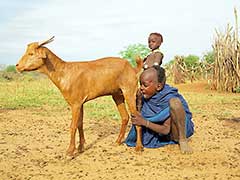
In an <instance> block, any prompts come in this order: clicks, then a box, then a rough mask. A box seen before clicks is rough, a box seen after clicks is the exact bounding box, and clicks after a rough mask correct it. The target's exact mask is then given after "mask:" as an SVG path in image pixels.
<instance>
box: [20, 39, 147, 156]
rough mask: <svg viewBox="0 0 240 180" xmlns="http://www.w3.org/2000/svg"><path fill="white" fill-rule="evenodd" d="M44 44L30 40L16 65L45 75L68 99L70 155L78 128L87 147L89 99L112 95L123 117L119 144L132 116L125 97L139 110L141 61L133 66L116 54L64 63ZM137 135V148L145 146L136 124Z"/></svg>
mask: <svg viewBox="0 0 240 180" xmlns="http://www.w3.org/2000/svg"><path fill="white" fill-rule="evenodd" d="M52 40H53V38H51V39H49V40H47V41H45V42H43V43H36V42H35V43H31V44H29V45H28V47H27V50H26V52H25V54H24V55H23V56H22V58H21V59H20V60H19V62H18V64H17V65H16V68H17V70H18V71H19V72H22V71H33V70H37V71H39V72H42V73H44V74H46V75H47V76H48V77H49V78H50V79H51V80H52V81H53V83H54V84H55V85H56V86H57V87H58V88H59V90H60V91H61V93H62V95H63V96H64V98H65V100H66V101H67V102H68V104H69V105H70V106H71V109H72V122H71V126H70V134H71V140H70V145H69V148H68V150H67V154H68V155H70V156H73V155H74V152H75V150H76V148H75V134H76V130H77V128H78V131H79V146H78V150H79V152H82V151H83V147H84V142H85V139H84V132H83V104H84V103H85V102H87V101H89V100H92V99H94V98H97V97H99V96H104V95H112V98H113V100H114V101H115V103H116V105H117V108H118V110H119V113H120V116H121V118H122V126H121V129H120V133H119V136H118V138H117V141H116V142H117V143H118V144H120V143H121V142H122V139H123V138H124V135H125V130H126V127H127V123H128V120H129V115H128V112H127V109H126V106H125V100H126V102H127V104H128V107H129V110H130V112H131V113H132V114H135V113H136V104H135V102H136V91H137V82H138V77H137V73H138V72H139V71H140V70H141V68H142V60H141V59H140V58H139V59H137V60H136V62H137V67H136V68H132V67H131V65H130V64H129V62H128V61H126V60H123V59H121V58H117V57H106V58H102V59H98V60H94V61H86V62H65V61H63V60H61V59H60V58H59V57H57V56H56V55H55V54H54V53H52V52H51V51H50V50H49V49H48V48H46V47H43V45H44V44H47V43H49V42H51V41H52ZM137 131H138V138H137V146H136V150H137V151H139V150H141V149H142V148H143V146H142V142H141V133H140V131H141V128H140V127H137Z"/></svg>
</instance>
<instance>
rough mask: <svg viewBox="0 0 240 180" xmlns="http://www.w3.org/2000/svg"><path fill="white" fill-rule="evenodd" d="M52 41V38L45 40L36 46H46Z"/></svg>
mask: <svg viewBox="0 0 240 180" xmlns="http://www.w3.org/2000/svg"><path fill="white" fill-rule="evenodd" d="M53 40H54V36H53V37H51V38H50V39H48V40H46V41H43V42H41V43H38V46H39V47H40V46H43V45H45V44H48V43H50V42H52V41H53Z"/></svg>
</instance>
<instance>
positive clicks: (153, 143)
mask: <svg viewBox="0 0 240 180" xmlns="http://www.w3.org/2000/svg"><path fill="white" fill-rule="evenodd" d="M171 98H179V99H180V101H181V102H182V105H183V108H184V110H185V112H186V118H185V121H186V136H187V137H190V136H191V135H193V132H194V124H193V122H192V113H191V112H190V110H189V107H188V104H187V102H186V101H185V99H184V98H183V96H182V95H181V94H179V93H178V89H176V88H174V87H171V86H169V85H168V84H165V85H164V87H163V89H162V90H161V91H159V92H158V93H157V94H155V95H154V96H152V97H151V98H150V99H144V98H142V102H143V105H142V110H141V114H142V116H143V118H144V119H146V120H149V121H151V122H153V123H157V124H163V123H164V121H165V120H166V119H167V118H169V117H170V110H169V100H170V99H171ZM136 140H137V136H136V128H135V126H132V127H131V129H130V132H129V134H128V136H127V138H126V140H125V143H126V144H127V145H128V146H131V147H132V146H136ZM142 143H143V146H144V147H147V148H157V147H161V146H164V145H166V144H176V143H177V142H175V141H171V140H170V134H168V135H162V134H159V133H156V132H154V131H152V130H151V129H148V128H146V127H142Z"/></svg>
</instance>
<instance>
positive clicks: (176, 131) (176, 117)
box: [169, 98, 192, 153]
mask: <svg viewBox="0 0 240 180" xmlns="http://www.w3.org/2000/svg"><path fill="white" fill-rule="evenodd" d="M169 106H170V116H171V138H172V139H173V140H175V141H178V142H179V145H180V150H181V152H182V153H192V149H191V148H190V146H189V145H188V142H187V138H186V128H185V111H184V108H183V105H182V103H181V101H180V100H179V99H178V98H172V99H170V101H169Z"/></svg>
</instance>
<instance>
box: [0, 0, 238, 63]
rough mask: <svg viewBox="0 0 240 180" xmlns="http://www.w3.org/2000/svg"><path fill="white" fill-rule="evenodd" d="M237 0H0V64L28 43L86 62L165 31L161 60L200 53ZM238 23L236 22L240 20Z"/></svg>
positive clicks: (222, 28)
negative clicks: (162, 57)
mask: <svg viewBox="0 0 240 180" xmlns="http://www.w3.org/2000/svg"><path fill="white" fill-rule="evenodd" d="M234 7H235V8H236V9H237V11H238V15H239V19H240V1H239V0H181V1H178V0H175V1H174V0H168V1H165V0H68V1H66V0H41V1H39V0H8V1H1V2H0V64H8V65H9V64H16V63H17V62H18V60H19V59H20V58H21V56H22V55H23V54H24V52H25V50H26V47H27V44H29V43H31V42H41V41H44V40H47V39H49V38H50V37H52V36H55V39H54V41H53V42H52V43H50V44H48V45H46V46H47V47H48V48H49V49H51V51H53V52H54V53H55V54H56V55H58V57H60V58H61V59H63V60H65V61H88V60H94V59H98V58H102V57H107V56H120V54H119V52H120V51H123V50H125V49H126V47H127V46H129V45H132V44H138V43H141V44H144V45H147V38H148V35H149V34H150V33H151V32H159V33H161V34H162V35H163V44H162V45H161V48H160V49H161V51H162V52H163V54H164V59H163V63H167V62H168V61H169V60H172V59H173V58H174V56H175V55H184V56H187V55H190V54H191V55H196V56H199V57H202V56H203V55H204V54H205V53H207V52H208V51H211V50H212V44H213V43H214V38H215V37H216V33H215V29H217V30H218V31H220V32H225V30H226V27H227V24H230V25H231V26H235V18H234ZM239 25H240V23H239Z"/></svg>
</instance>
